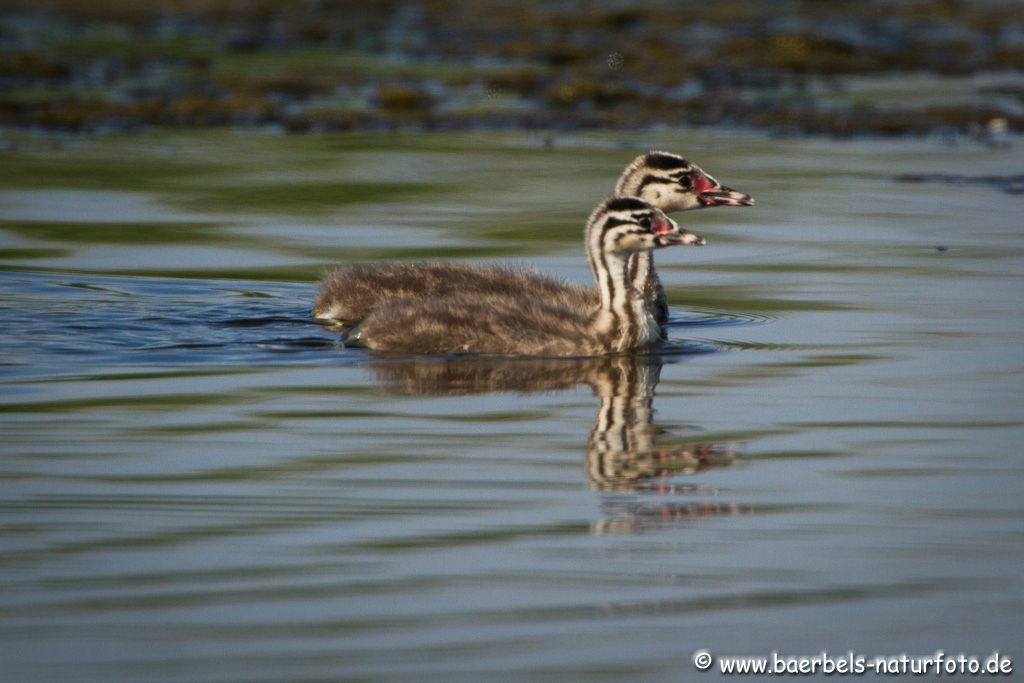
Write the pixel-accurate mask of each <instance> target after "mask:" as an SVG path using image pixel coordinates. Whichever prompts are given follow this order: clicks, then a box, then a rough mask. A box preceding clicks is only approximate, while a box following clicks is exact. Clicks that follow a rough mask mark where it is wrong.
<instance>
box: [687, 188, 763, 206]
mask: <svg viewBox="0 0 1024 683" xmlns="http://www.w3.org/2000/svg"><path fill="white" fill-rule="evenodd" d="M697 199H699V200H700V203H701V204H702V205H703V206H753V205H754V198H753V197H751V196H750V195H749V194H746V193H744V192H737V191H736V190H733V189H731V188H728V187H721V186H719V187H717V188H715V189H714V190H708V191H707V192H701V193H700V194H698V195H697Z"/></svg>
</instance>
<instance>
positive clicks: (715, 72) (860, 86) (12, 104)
mask: <svg viewBox="0 0 1024 683" xmlns="http://www.w3.org/2000/svg"><path fill="white" fill-rule="evenodd" d="M707 124H716V125H722V124H724V125H733V126H746V127H753V128H758V129H766V130H769V131H772V132H776V133H780V134H799V133H824V134H830V135H836V136H849V135H862V134H872V135H905V134H926V133H935V132H939V133H955V134H963V133H973V134H978V135H997V134H1001V133H1002V132H1003V131H1006V130H1020V129H1022V128H1024V4H1022V3H1020V2H1017V1H1015V0H1010V1H1007V0H987V1H986V0H971V1H967V0H871V1H865V2H857V3H852V2H849V1H848V0H814V1H811V0H806V1H801V0H778V1H773V2H758V1H753V0H715V1H714V2H707V1H706V0H701V1H700V2H697V1H689V0H683V1H673V2H661V3H658V2H653V3H644V4H643V5H642V6H635V5H634V4H633V3H624V2H614V1H611V0H574V1H573V0H570V1H565V2H555V3H536V4H529V3H521V2H514V1H506V0H476V1H475V2H455V1H453V0H420V1H406V0H384V1H379V2H376V1H375V2H365V1H362V0H278V1H270V0H252V1H248V2H239V1H237V0H149V1H147V2H129V1H127V0H13V1H12V0H8V1H7V2H5V3H4V4H3V9H0V125H2V126H5V127H14V128H31V129H46V130H60V131H100V132H102V131H131V130H136V129H142V128H152V127H208V126H272V127H279V128H281V129H283V130H288V131H306V130H359V129H385V130H386V129H417V130H446V129H461V130H465V129H489V130H493V129H502V130H504V129H513V130H514V129H523V128H526V129H540V128H543V129H556V130H561V129H575V128H639V127H649V126H659V125H664V126H679V125H707Z"/></svg>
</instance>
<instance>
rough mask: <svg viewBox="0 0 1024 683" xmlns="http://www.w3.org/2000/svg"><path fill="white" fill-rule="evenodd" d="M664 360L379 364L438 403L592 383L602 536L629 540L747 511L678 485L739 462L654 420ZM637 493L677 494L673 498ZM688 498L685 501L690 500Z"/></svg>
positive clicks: (691, 430)
mask: <svg viewBox="0 0 1024 683" xmlns="http://www.w3.org/2000/svg"><path fill="white" fill-rule="evenodd" d="M663 363H664V358H663V357H659V356H602V357H592V358H580V359H562V358H559V359H543V358H488V357H480V356H474V357H464V358H456V359H444V360H441V359H429V358H417V359H412V360H401V361H400V360H393V361H381V362H378V363H374V364H373V365H371V366H370V367H371V369H372V371H373V372H374V374H375V375H376V377H377V380H378V382H380V384H381V385H382V386H383V387H384V388H385V389H386V390H388V391H392V392H397V393H402V394H413V395H430V396H468V395H474V394H484V393H492V392H518V393H527V392H539V391H556V390H564V389H571V388H573V387H576V386H579V385H588V386H590V388H591V389H592V390H593V392H594V394H595V395H596V396H597V398H598V401H599V403H598V407H597V412H596V414H595V416H594V426H593V428H592V429H591V431H590V435H589V439H588V449H587V455H586V464H585V469H586V473H587V478H588V480H589V482H590V485H591V486H592V487H593V488H594V489H597V490H599V491H602V492H606V493H608V494H611V495H610V497H609V498H607V499H606V500H605V501H604V502H603V503H602V509H603V511H604V513H605V519H603V520H601V521H600V522H597V523H595V524H594V526H593V529H594V531H595V532H598V533H628V532H635V531H641V530H644V529H648V528H652V527H657V526H663V525H666V524H671V523H673V522H675V521H678V520H682V519H687V518H692V517H698V516H707V515H722V514H726V515H731V514H739V513H742V512H744V510H743V509H741V508H740V507H739V506H737V505H734V504H731V503H723V502H712V501H711V500H710V496H711V495H712V494H715V493H716V491H715V490H714V489H712V488H710V487H706V486H700V485H697V484H692V483H688V484H681V483H678V479H677V477H679V476H682V475H690V474H695V473H698V472H701V471H704V470H707V469H710V468H714V467H723V466H728V465H730V464H732V463H733V462H734V461H735V459H736V454H735V452H734V451H733V449H732V448H731V446H730V445H728V444H720V443H712V442H708V441H707V440H706V439H701V438H700V435H701V432H700V430H699V429H697V428H695V427H688V428H685V429H683V430H680V429H678V428H677V429H675V430H674V431H673V432H669V431H666V430H664V429H661V428H659V427H658V426H657V425H656V424H655V421H654V415H655V410H654V393H655V388H656V387H657V385H658V381H659V378H660V374H661V369H662V365H663ZM635 494H672V495H671V500H669V499H667V496H666V497H665V498H658V499H655V500H652V499H651V498H650V496H647V495H644V496H638V495H635ZM679 498H685V501H683V502H680V501H679V500H678V499H679Z"/></svg>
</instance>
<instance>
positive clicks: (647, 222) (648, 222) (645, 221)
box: [637, 216, 651, 229]
mask: <svg viewBox="0 0 1024 683" xmlns="http://www.w3.org/2000/svg"><path fill="white" fill-rule="evenodd" d="M637 223H639V224H640V227H642V228H648V229H650V227H651V219H650V218H648V217H647V216H644V217H643V218H641V219H640V220H638V221H637Z"/></svg>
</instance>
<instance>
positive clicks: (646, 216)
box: [587, 197, 704, 257]
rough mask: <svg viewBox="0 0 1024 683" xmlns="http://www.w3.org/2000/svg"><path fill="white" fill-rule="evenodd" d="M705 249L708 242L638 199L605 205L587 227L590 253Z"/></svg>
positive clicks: (616, 199)
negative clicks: (675, 248) (684, 247)
mask: <svg viewBox="0 0 1024 683" xmlns="http://www.w3.org/2000/svg"><path fill="white" fill-rule="evenodd" d="M703 245H704V238H703V237H701V236H699V235H695V234H694V233H692V232H688V231H686V230H681V229H680V228H679V226H678V225H677V224H676V222H675V221H673V220H672V219H671V218H669V217H668V216H666V215H665V214H664V213H663V212H662V211H661V210H660V209H657V208H655V207H653V206H651V205H650V204H648V203H647V202H645V201H644V200H642V199H639V198H637V197H612V198H611V199H607V200H605V201H604V202H602V203H601V204H600V205H598V207H597V208H596V209H594V213H593V214H591V216H590V220H589V221H588V223H587V247H588V252H590V253H591V254H594V255H596V253H604V254H617V255H621V256H624V257H626V256H628V255H629V254H635V253H637V252H642V251H652V250H654V249H661V248H662V247H671V246H694V247H699V246H703Z"/></svg>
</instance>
